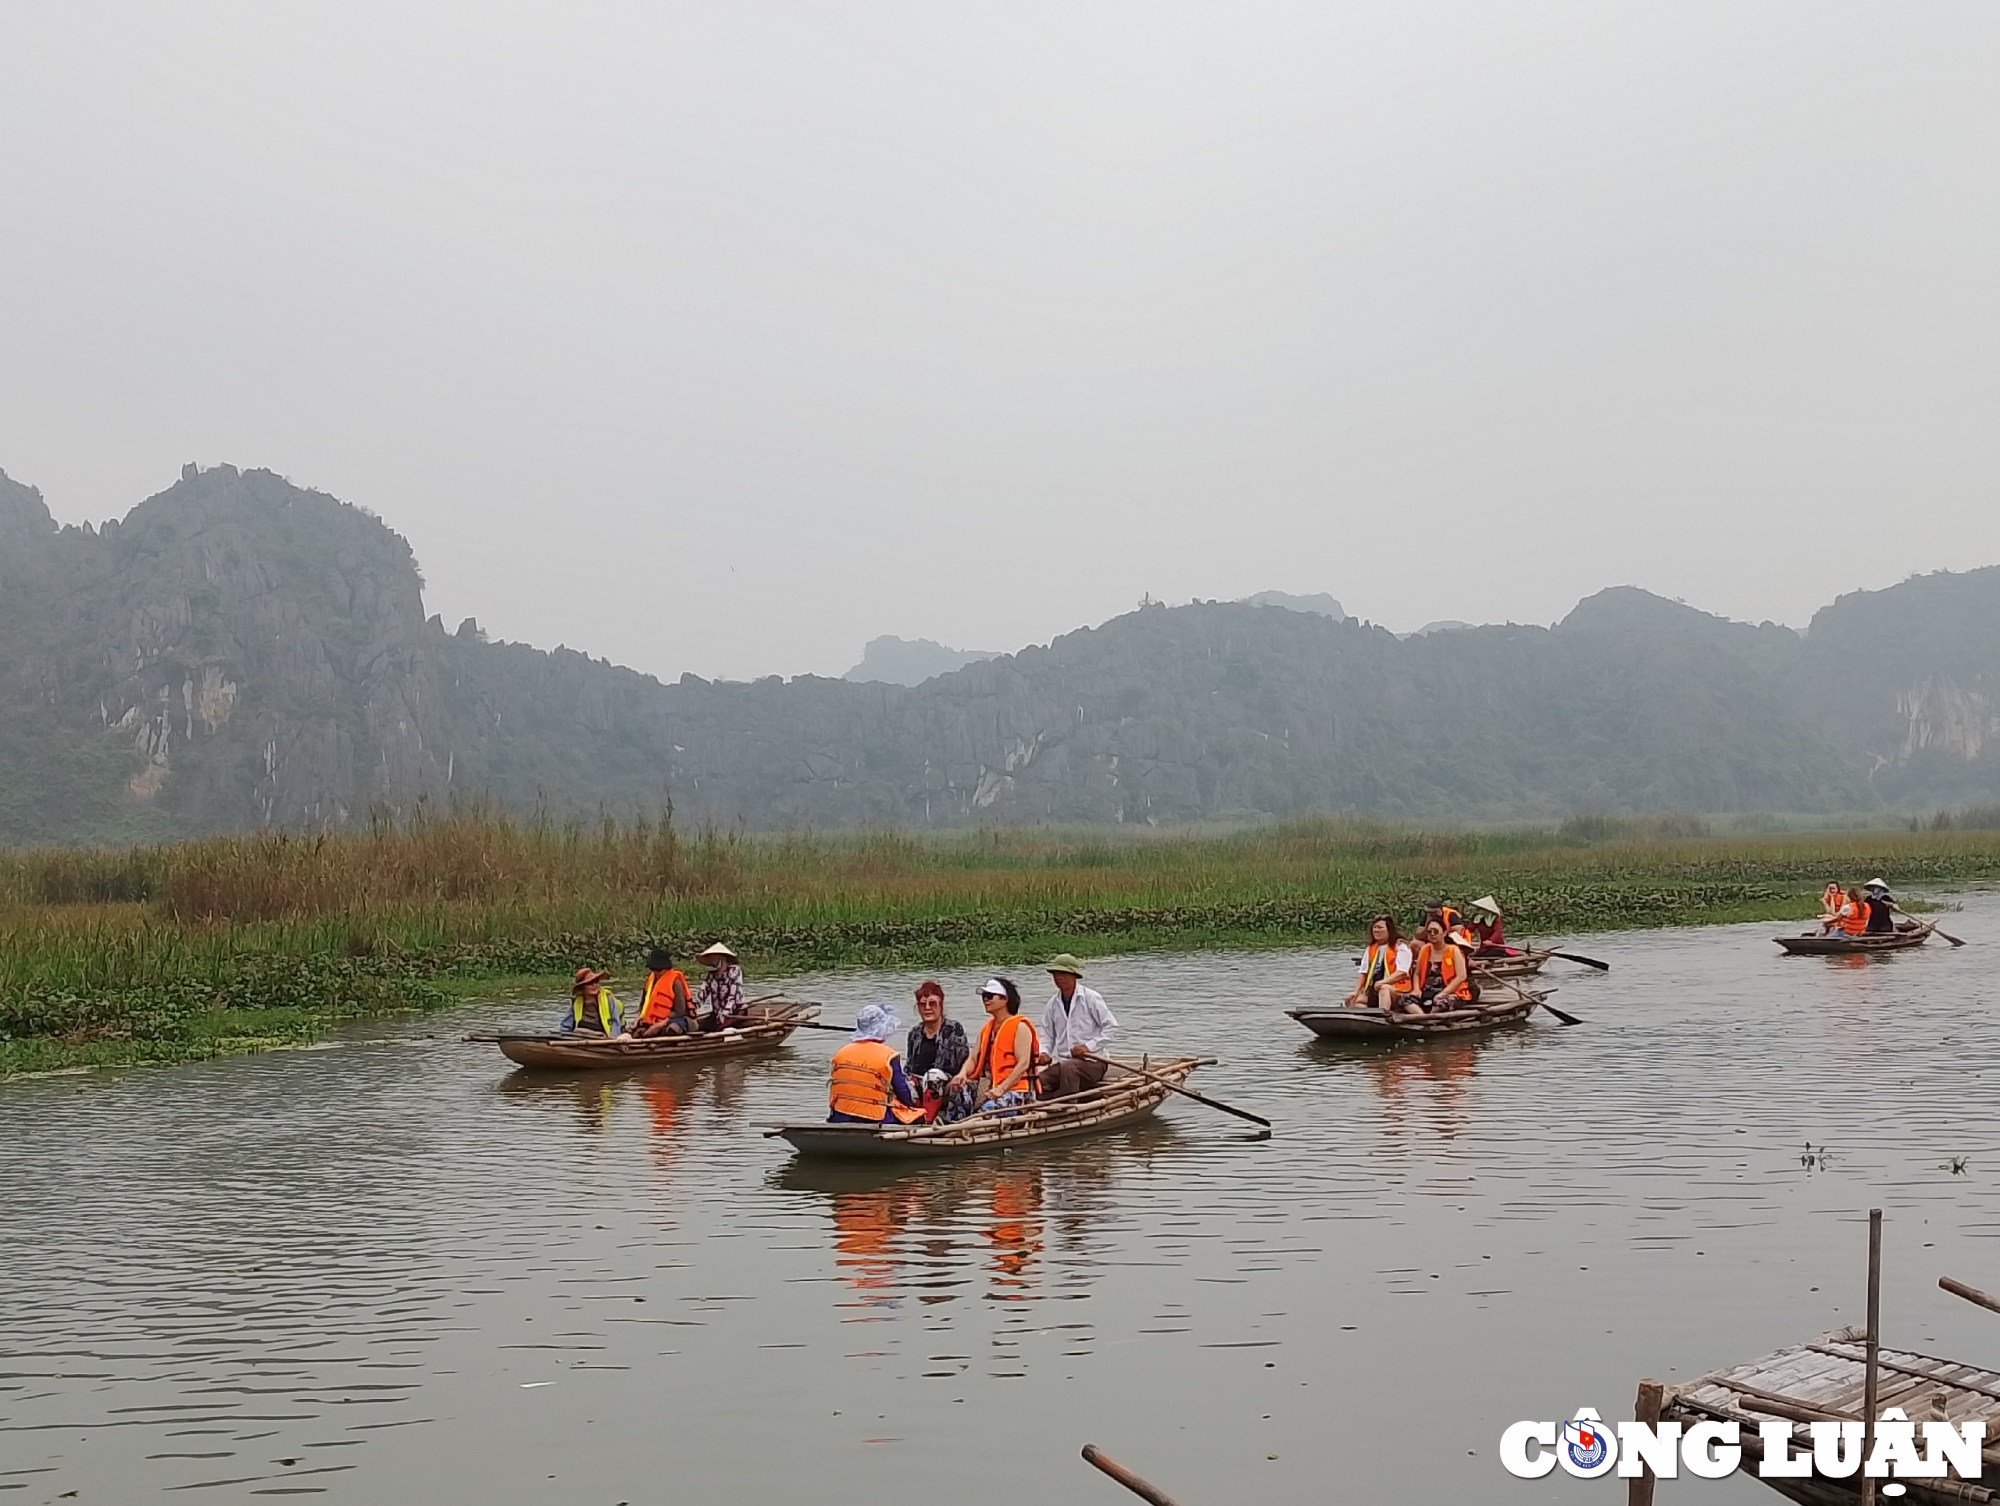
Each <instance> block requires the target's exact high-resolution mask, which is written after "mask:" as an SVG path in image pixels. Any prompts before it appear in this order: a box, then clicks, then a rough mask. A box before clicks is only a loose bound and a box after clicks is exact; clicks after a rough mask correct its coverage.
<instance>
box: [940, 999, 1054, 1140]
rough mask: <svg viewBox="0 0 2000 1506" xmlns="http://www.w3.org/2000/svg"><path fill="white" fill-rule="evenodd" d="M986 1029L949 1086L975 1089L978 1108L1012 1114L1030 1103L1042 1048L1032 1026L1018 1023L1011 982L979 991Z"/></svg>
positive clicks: (1018, 1005) (981, 1030) (1018, 1002)
mask: <svg viewBox="0 0 2000 1506" xmlns="http://www.w3.org/2000/svg"><path fill="white" fill-rule="evenodd" d="M979 1002H980V1004H981V1006H983V1007H984V1009H985V1010H986V1023H985V1024H984V1025H982V1026H980V1027H979V1040H978V1042H977V1044H976V1045H974V1047H973V1050H972V1056H971V1059H970V1060H968V1061H967V1062H966V1064H965V1065H964V1066H963V1067H960V1068H959V1069H958V1075H957V1076H956V1077H954V1078H952V1080H951V1081H952V1086H954V1087H957V1086H960V1085H962V1084H965V1083H978V1084H980V1087H979V1091H978V1096H979V1107H980V1109H981V1110H982V1111H984V1110H986V1109H1007V1108H1014V1107H1016V1106H1017V1105H1019V1104H1024V1103H1032V1102H1034V1099H1035V1056H1036V1054H1037V1053H1038V1052H1040V1051H1041V1049H1042V1043H1041V1040H1040V1039H1039V1037H1037V1035H1036V1034H1035V1027H1034V1025H1033V1024H1032V1023H1031V1022H1030V1021H1027V1020H1024V1019H1022V1018H1021V990H1020V989H1018V988H1016V987H1015V986H1014V981H1013V979H1011V978H988V979H987V980H986V982H985V983H984V984H983V985H981V987H980V990H979Z"/></svg>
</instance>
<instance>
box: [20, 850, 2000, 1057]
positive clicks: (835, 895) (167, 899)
mask: <svg viewBox="0 0 2000 1506" xmlns="http://www.w3.org/2000/svg"><path fill="white" fill-rule="evenodd" d="M1877 870H1881V871H1884V872H1888V873H1891V874H1894V875H1895V876H1896V879H1897V882H1898V883H1900V884H1905V885H1922V884H1951V883H1964V882H1968V881H1976V880H1981V879H1990V878H1993V877H1996V876H2000V834H1996V833H1992V832H1983V831H1959V830H1954V831H1949V832H1936V831H1927V832H1919V833H1903V832H1865V833H1850V834H1797V833H1794V834H1784V835H1769V836H1739V837H1714V836H1707V835H1703V834H1702V827H1701V824H1700V823H1699V822H1692V821H1691V820H1690V819H1689V818H1649V819H1647V820H1642V821H1634V822H1623V823H1621V822H1619V821H1618V820H1615V819H1614V818H1609V817H1598V818H1591V819H1590V820H1589V821H1587V822H1583V823H1569V824H1566V825H1565V826H1563V827H1560V828H1555V829H1548V828H1542V829H1534V830H1519V829H1516V830H1506V831H1488V832H1446V831H1434V830H1426V829H1419V828H1406V827H1396V826H1392V825H1385V824H1382V823H1373V822H1353V821H1345V820H1340V819H1335V818H1310V819H1304V820H1298V821H1288V822H1280V823H1275V824H1271V825H1265V826H1258V827H1251V828H1246V829H1243V830H1240V831H1230V832H1224V833H1221V834H1216V833H1191V832H1178V833H1168V834H1161V833H1156V832H1125V831H1118V832H1106V831H1103V830H1088V831H1069V830H1064V829H1061V828H1033V829H1019V828H1015V829H999V830H988V831H978V832H969V833H956V834H945V835H930V834H924V835H917V834H910V833H858V834H833V835H823V836H811V835H798V834H792V835H785V836H771V837H751V836H742V835H735V836H723V835H719V834H717V833H714V832H708V833H703V834H700V835H697V836H694V837H691V838H683V837H681V836H680V835H679V834H678V833H677V832H676V831H675V830H674V828H673V825H672V823H671V821H670V820H668V819H666V818H665V817H664V816H662V817H661V818H660V819H657V820H651V819H649V820H643V821H637V822H628V823H618V822H612V821H602V822H598V823H594V824H588V825H580V824H574V823H573V824H569V825H557V824H554V823H551V822H547V821H525V822H514V821H510V820H508V819H506V818H504V817H501V816H496V815H493V814H491V813H484V812H469V813H466V812H462V813H455V814H451V815H447V816H442V817H427V818H424V819H420V820H416V821H413V822H410V823H407V824H404V825H393V824H389V823H378V824H377V825H376V826H374V827H373V828H371V829H370V830H368V831H366V832H361V833H356V834H353V835H316V836H306V837H300V836H294V835H285V834H278V833H264V834H258V835H253V836H232V837H217V838H210V839H205V840H202V841H196V842H188V843H182V844H172V845H163V846H157V847H147V848H136V849H131V850H127V851H116V852H111V851H90V850H62V851H47V852H22V853H11V854H9V853H0V1072H7V1071H19V1070H40V1069H43V1068H45V1067H48V1066H53V1065H61V1064H63V1063H65V1062H81V1061H120V1060H124V1061H136V1060H178V1059H183V1058H186V1057H190V1056H201V1055H213V1054H216V1053H218V1052H223V1051H229V1050H242V1049H254V1048H255V1047H257V1046H259V1045H267V1044H272V1043H274V1042H283V1041H293V1040H302V1039H307V1038H309V1037H310V1036H311V1034H312V1033H313V1031H314V1030H315V1029H317V1028H318V1027H319V1026H320V1025H321V1024H323V1023H324V1022H325V1021H327V1020H329V1019H333V1018H339V1017H342V1016H352V1015H363V1014H374V1013H381V1012H385V1011H393V1010H401V1009H418V1008H430V1007H435V1006H437V1005H440V1004H443V1003H445V1002H448V1001H449V1000H450V999H452V998H454V997H458V996H460V995H462V994H463V993H464V992H466V991H467V990H468V988H476V987H477V986H478V985H479V980H497V979H501V978H509V977H531V976H553V975H559V974H567V973H569V972H570V971H571V970H572V969H573V968H574V967H576V966H577V965H578V964H579V963H580V962H586V961H587V962H591V963H593V964H597V965H604V966H608V967H611V968H612V969H613V970H614V971H615V972H623V973H627V974H629V973H631V972H632V971H633V970H635V969H636V966H637V962H638V958H639V956H640V955H641V954H642V953H643V952H644V950H645V949H646V948H647V947H648V946H651V945H654V944H663V945H665V946H667V947H669V948H671V949H672V950H674V951H675V952H676V954H678V955H687V954H689V953H690V952H693V951H695V950H698V949H699V946H700V945H701V944H705V943H706V942H708V941H711V940H714V939H716V938H717V937H726V938H727V939H728V940H729V942H730V944H731V945H732V946H734V947H735V948H736V950H737V951H738V952H739V953H741V954H742V955H743V956H744V958H745V959H746V961H747V962H748V963H750V964H751V966H752V967H753V969H758V970H763V971H766V972H769V971H773V970H793V969H806V968H820V967H829V966H841V965H849V964H870V965H902V964H908V965H912V966H926V967H931V966H940V967H941V966H947V965H951V964H954V963H961V962H968V963H969V962H973V961H979V962H982V963H990V964H993V965H1000V964H1007V965H1021V964H1029V963H1033V962H1035V961H1036V960H1038V959H1039V958H1041V957H1043V956H1046V955H1048V954H1049V953H1051V952H1054V951H1065V950H1067V951H1076V952H1079V953H1086V954H1088V953H1098V954H1102V953H1105V952H1112V951H1120V950H1140V949H1159V948H1200V947H1210V946H1250V947H1256V946H1296V945H1313V944H1325V943H1347V942H1352V941H1354V940H1355V939H1357V938H1358V937H1359V936H1360V934H1361V931H1362V928H1363V927H1364V926H1365V924H1366V923H1367V920H1368V918H1369V917H1370V916H1371V915H1373V914H1374V913H1375V912H1376V911H1378V910H1380V909H1384V908H1387V909H1390V910H1393V911H1396V912H1398V913H1401V914H1404V915H1406V916H1412V917H1413V916H1414V915H1415V914H1416V912H1417V911H1418V910H1419V909H1420V908H1421V907H1422V905H1423V904H1425V903H1426V902H1427V901H1429V900H1431V899H1433V898H1436V897H1437V896H1439V895H1441V894H1445V895H1453V896H1456V897H1457V898H1459V899H1460V900H1461V901H1462V900H1464V899H1467V898H1469V897H1471V896H1473V895H1476V894H1480V893H1484V892H1486V891H1488V890H1491V891H1493V892H1495V893H1497V894H1500V895H1501V896H1503V900H1504V902H1505V904H1506V905H1507V923H1508V934H1509V935H1510V936H1516V937H1518V936H1527V935H1533V934H1537V933H1539V934H1543V935H1554V934H1561V933H1573V932H1581V931H1591V930H1604V929H1611V928H1624V927H1637V926H1653V925H1681V924H1690V923H1695V922H1701V921H1713V920H1726V919H1749V918H1754V917H1767V916H1777V915H1785V914H1797V915H1800V916H1805V915H1809V914H1811V913H1813V912H1814V910H1815V909H1816V904H1815V903H1814V900H1815V899H1816V896H1817V894H1818V892H1819V889H1820V886H1821V885H1822V884H1824V883H1825V882H1826V881H1827V880H1828V879H1829V878H1834V877H1842V876H1851V875H1855V874H1863V873H1873V872H1875V871H1877Z"/></svg>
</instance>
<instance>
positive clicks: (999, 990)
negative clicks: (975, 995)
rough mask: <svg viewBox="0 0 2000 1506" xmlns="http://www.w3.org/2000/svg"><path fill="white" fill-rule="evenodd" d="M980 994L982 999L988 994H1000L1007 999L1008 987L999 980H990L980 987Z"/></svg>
mask: <svg viewBox="0 0 2000 1506" xmlns="http://www.w3.org/2000/svg"><path fill="white" fill-rule="evenodd" d="M979 992H980V994H981V996H982V997H983V996H984V995H986V994H998V995H999V996H1000V997H1001V998H1003V999H1004V998H1006V997H1007V985H1006V984H1004V983H1002V982H1001V981H1000V980H999V979H998V978H988V979H987V980H986V981H985V982H984V983H982V984H980V985H979Z"/></svg>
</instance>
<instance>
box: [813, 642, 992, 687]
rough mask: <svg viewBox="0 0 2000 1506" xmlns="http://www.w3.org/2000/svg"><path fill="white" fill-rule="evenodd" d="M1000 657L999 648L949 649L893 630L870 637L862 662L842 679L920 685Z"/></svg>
mask: <svg viewBox="0 0 2000 1506" xmlns="http://www.w3.org/2000/svg"><path fill="white" fill-rule="evenodd" d="M999 657H1000V652H999V650H998V649H987V650H981V649H957V648H946V647H945V646H944V645H943V644H942V643H938V642H936V641H934V640H932V639H929V638H898V637H896V636H895V635H894V634H893V633H890V634H885V635H884V636H882V637H880V638H870V639H869V640H868V645H867V647H866V648H864V649H863V650H862V651H861V662H860V663H859V664H857V665H855V666H854V668H852V669H850V670H849V671H848V672H847V673H846V674H844V675H842V676H841V678H842V679H844V680H878V681H881V682H882V683H883V684H886V685H921V684H923V683H924V681H926V680H934V679H936V678H937V677H938V676H939V675H948V674H950V673H951V672H952V671H953V670H954V669H963V668H965V666H966V665H968V664H977V663H979V661H980V660H982V659H997V658H999Z"/></svg>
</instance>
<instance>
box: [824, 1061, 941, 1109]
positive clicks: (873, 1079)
mask: <svg viewBox="0 0 2000 1506" xmlns="http://www.w3.org/2000/svg"><path fill="white" fill-rule="evenodd" d="M895 1059H896V1053H895V1051H894V1050H893V1049H892V1048H891V1047H889V1046H887V1045H885V1044H883V1043H882V1042H881V1041H849V1042H848V1043H847V1044H846V1045H845V1046H842V1047H841V1048H840V1049H839V1050H838V1051H836V1052H834V1053H833V1071H832V1074H831V1076H830V1077H829V1079H828V1083H827V1094H826V1102H827V1107H828V1108H829V1109H830V1110H831V1111H832V1112H834V1113H836V1114H852V1115H853V1116H854V1117H855V1118H856V1119H867V1120H872V1121H877V1122H880V1121H883V1120H886V1119H888V1118H889V1117H890V1116H891V1115H894V1116H895V1118H896V1119H898V1120H899V1121H901V1122H902V1123H904V1124H908V1123H909V1122H910V1121H911V1120H912V1119H916V1118H919V1117H921V1115H922V1113H923V1110H921V1109H913V1108H907V1107H905V1106H904V1105H902V1104H900V1103H898V1102H897V1101H896V1087H895V1081H896V1079H895V1075H894V1074H893V1073H892V1072H891V1071H890V1070H889V1064H890V1063H891V1062H893V1061H894V1060H895Z"/></svg>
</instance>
